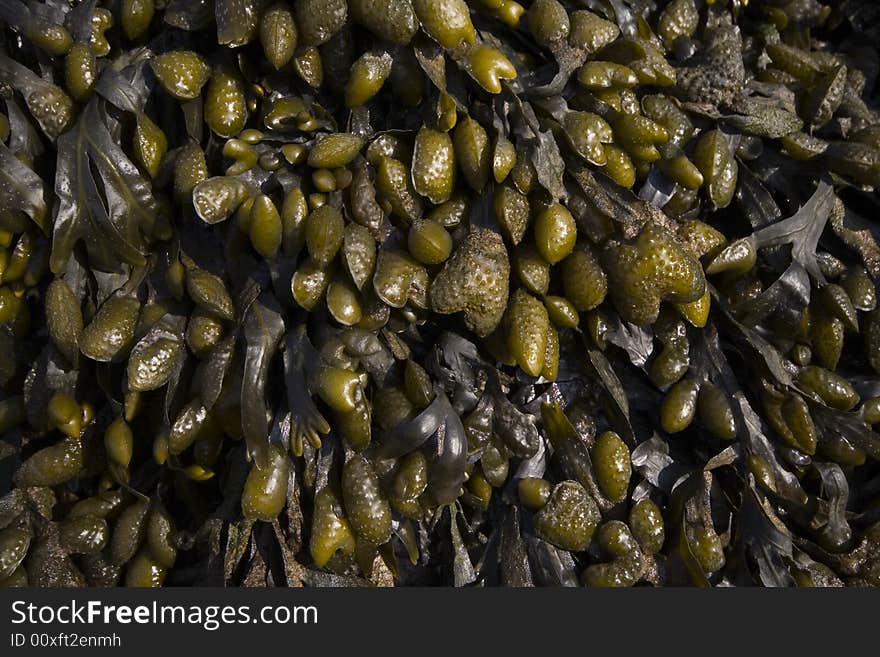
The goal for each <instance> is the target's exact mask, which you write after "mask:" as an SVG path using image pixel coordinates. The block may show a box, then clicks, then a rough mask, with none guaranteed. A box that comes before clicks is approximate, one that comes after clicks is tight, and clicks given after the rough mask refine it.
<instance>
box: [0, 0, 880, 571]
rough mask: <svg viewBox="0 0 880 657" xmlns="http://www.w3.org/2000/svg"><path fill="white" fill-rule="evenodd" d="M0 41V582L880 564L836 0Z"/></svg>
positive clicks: (865, 113) (862, 29) (874, 443)
mask: <svg viewBox="0 0 880 657" xmlns="http://www.w3.org/2000/svg"><path fill="white" fill-rule="evenodd" d="M0 28H2V33H0V586H23V585H30V586H86V585H89V586H117V585H126V586H161V585H163V584H164V585H169V586H172V585H174V586H188V585H197V584H211V585H228V586H238V585H248V586H265V585H272V586H300V585H307V586H360V585H398V586H411V585H455V586H533V585H535V586H579V585H586V586H636V585H638V586H666V585H696V586H733V585H736V586H740V585H759V586H842V585H855V586H873V585H876V584H878V583H880V524H878V521H880V468H878V459H880V434H878V433H876V432H875V431H874V429H873V427H874V425H876V424H878V423H880V377H878V373H880V308H877V298H876V297H877V292H876V284H875V282H876V279H877V277H878V276H880V243H878V238H880V229H878V224H877V220H876V218H877V216H880V215H878V210H880V201H878V197H877V195H876V193H875V191H874V189H875V187H877V186H878V185H880V113H878V111H877V100H878V96H877V82H878V71H880V55H878V48H877V44H878V42H880V11H878V9H877V5H876V3H875V2H873V0H834V1H832V0H821V1H820V0H766V1H761V0H751V1H749V2H746V0H715V1H714V2H710V1H709V0H672V1H671V2H666V1H662V0H656V1H655V0H579V1H575V0H521V2H516V1H514V0H382V1H381V2H380V1H378V0H294V1H293V2H272V1H271V0H266V1H264V0H201V1H195V0H114V1H112V2H96V1H95V0H84V1H82V2H71V3H68V2H66V1H62V0H47V1H45V2H36V1H31V0H0Z"/></svg>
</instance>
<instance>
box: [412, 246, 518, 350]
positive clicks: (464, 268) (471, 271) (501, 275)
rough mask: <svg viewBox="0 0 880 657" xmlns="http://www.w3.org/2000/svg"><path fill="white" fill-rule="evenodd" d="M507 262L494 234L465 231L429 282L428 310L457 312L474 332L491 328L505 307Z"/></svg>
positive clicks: (504, 250)
mask: <svg viewBox="0 0 880 657" xmlns="http://www.w3.org/2000/svg"><path fill="white" fill-rule="evenodd" d="M509 278H510V261H509V260H508V256H507V249H506V248H505V247H504V241H503V240H502V239H501V236H500V235H498V234H497V233H495V232H493V231H490V230H486V229H477V230H475V231H473V232H471V233H469V234H468V236H467V237H465V239H464V241H463V242H462V243H461V244H460V245H459V247H458V249H456V251H455V252H454V253H453V254H452V257H451V258H450V259H449V261H448V262H447V263H446V264H445V265H444V267H443V269H442V270H441V271H440V273H439V274H438V275H437V277H436V278H435V279H434V281H433V283H432V285H431V291H430V295H429V298H430V302H431V309H432V310H434V311H435V312H438V313H443V314H450V313H457V312H461V313H463V315H464V321H465V324H466V325H467V326H468V328H470V329H471V330H473V331H474V332H475V333H477V335H481V336H485V335H488V334H489V333H491V332H492V331H493V330H495V327H497V326H498V323H499V322H500V321H501V316H502V315H503V314H504V311H505V309H506V308H507V294H508V288H507V286H508V280H509Z"/></svg>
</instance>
